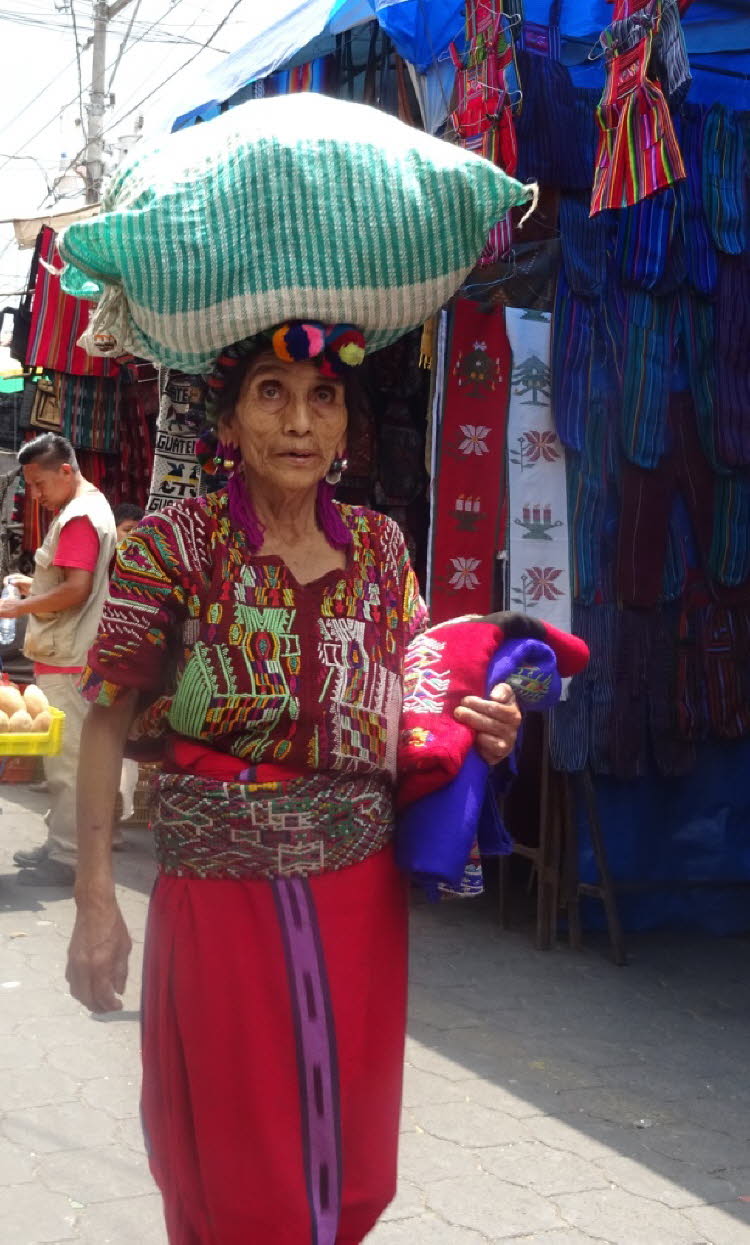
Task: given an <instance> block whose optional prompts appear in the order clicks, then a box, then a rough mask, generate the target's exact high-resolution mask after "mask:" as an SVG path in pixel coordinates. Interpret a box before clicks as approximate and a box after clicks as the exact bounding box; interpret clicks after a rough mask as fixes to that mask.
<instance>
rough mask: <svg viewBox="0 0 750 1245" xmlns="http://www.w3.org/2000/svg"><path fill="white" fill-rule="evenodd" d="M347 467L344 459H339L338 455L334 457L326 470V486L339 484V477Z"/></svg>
mask: <svg viewBox="0 0 750 1245" xmlns="http://www.w3.org/2000/svg"><path fill="white" fill-rule="evenodd" d="M348 466H349V464H348V462H347V461H346V459H345V458H339V457H338V455H336V457H335V458H334V460H333V462H332V463H331V465H330V467H329V468H328V471H327V472H326V484H334V485H335V484H340V483H341V477H342V475H343V474H344V472H345V471H346V469H347V467H348Z"/></svg>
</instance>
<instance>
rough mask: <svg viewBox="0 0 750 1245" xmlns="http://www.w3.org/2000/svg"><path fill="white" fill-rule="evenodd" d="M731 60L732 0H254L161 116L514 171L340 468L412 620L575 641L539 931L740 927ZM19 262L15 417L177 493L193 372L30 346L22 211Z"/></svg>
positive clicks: (523, 818) (743, 336)
mask: <svg viewBox="0 0 750 1245" xmlns="http://www.w3.org/2000/svg"><path fill="white" fill-rule="evenodd" d="M749 70H750V18H748V17H747V16H746V15H745V13H744V12H743V11H742V9H741V8H740V7H739V6H737V5H734V4H730V3H727V4H707V3H700V2H698V0H696V2H695V3H693V4H690V3H689V0H687V2H686V0H680V3H679V4H678V3H677V0H649V2H648V3H643V0H617V2H616V3H615V4H614V6H613V5H611V4H608V3H605V2H604V0H586V2H585V3H580V2H576V3H563V2H561V0H553V3H552V4H549V3H547V2H546V0H544V2H542V0H525V2H522V0H505V3H501V0H488V2H486V3H485V2H484V0H482V2H480V0H468V2H467V3H466V4H459V3H456V2H455V0H445V2H442V0H440V2H438V0H435V2H433V3H430V4H429V5H424V4H415V3H411V2H406V0H401V2H397V3H388V4H386V3H382V4H381V3H380V2H379V0H337V2H334V0H311V2H310V3H309V4H308V5H299V4H294V5H291V4H290V5H286V6H280V8H279V11H278V12H277V14H276V16H275V17H274V19H273V20H272V21H270V22H269V21H266V20H264V19H263V18H262V17H261V16H260V15H259V16H258V30H257V33H256V36H255V37H254V38H253V39H252V40H251V41H249V43H248V44H247V45H246V46H245V47H244V48H240V49H237V50H236V51H235V52H234V53H233V54H232V55H231V56H229V57H227V58H226V60H225V61H223V62H222V63H221V64H220V65H219V66H217V68H216V69H215V70H214V71H212V74H211V75H209V77H208V78H207V79H206V80H204V81H203V82H200V81H198V82H195V83H192V84H191V88H190V98H189V99H188V98H186V100H185V107H184V109H182V110H181V112H180V115H179V116H178V117H177V118H176V119H175V122H174V126H173V128H174V129H175V130H182V129H185V128H188V127H190V126H192V125H195V124H198V123H200V124H211V121H212V119H213V118H215V117H218V116H220V115H221V114H222V113H224V112H225V111H227V110H229V109H232V108H234V107H240V106H242V105H243V104H244V103H246V102H247V101H249V100H253V99H260V98H268V97H272V96H276V95H285V94H290V93H296V92H301V91H316V92H324V93H328V94H331V95H338V96H340V97H342V98H349V99H356V100H358V101H361V102H365V103H369V104H372V105H374V106H376V107H379V108H382V109H385V110H386V111H389V112H393V113H396V114H398V115H399V116H400V117H401V119H402V120H405V121H407V122H409V123H410V124H412V125H416V126H418V127H421V128H424V129H426V130H428V131H430V132H433V133H438V134H439V135H440V136H441V137H442V138H444V139H445V140H446V141H448V142H451V143H454V144H459V145H461V146H464V147H466V148H468V149H470V150H474V151H478V152H479V153H480V154H482V155H484V156H486V157H487V158H489V159H490V160H492V161H493V162H495V163H496V164H499V165H501V166H502V167H503V168H504V169H505V170H506V171H507V172H509V173H512V174H514V175H515V176H516V177H517V178H519V179H520V180H521V181H532V180H533V181H536V182H538V183H539V185H540V196H539V202H538V206H537V208H536V211H535V212H534V214H533V216H532V218H531V220H530V221H529V222H528V223H527V224H526V225H525V226H524V228H523V229H522V230H519V228H518V220H519V216H520V213H519V212H518V211H515V212H511V213H509V214H508V216H507V217H506V218H505V219H503V220H501V221H499V222H498V223H497V224H496V226H495V227H494V228H493V230H492V232H491V234H490V235H489V237H488V239H487V244H486V247H485V251H484V254H483V255H482V258H481V260H480V263H479V264H478V265H477V267H476V269H475V270H474V272H473V273H472V274H471V275H470V277H469V278H468V279H467V281H466V283H465V285H464V288H463V289H462V291H461V293H460V295H459V297H458V298H457V299H455V300H454V301H453V303H452V304H451V306H450V307H449V308H448V309H447V310H446V311H444V312H443V313H442V314H441V315H440V316H439V317H438V318H437V319H436V320H435V321H433V322H430V323H429V324H427V325H425V326H424V329H423V330H422V331H421V332H419V331H417V332H415V333H412V334H410V335H409V336H407V337H405V338H404V339H403V340H402V342H400V343H398V344H397V345H396V346H391V347H389V348H388V349H387V350H383V351H380V352H378V353H376V354H375V355H373V356H371V357H370V358H369V359H368V361H367V364H366V367H365V368H363V371H364V372H365V378H364V385H363V401H362V407H361V410H359V411H357V412H356V418H355V419H354V421H353V427H354V435H353V437H352V444H351V446H350V454H349V459H350V463H349V471H348V473H347V475H346V476H345V478H344V481H343V482H342V486H341V496H342V498H344V499H345V500H350V501H357V502H362V503H366V504H368V505H373V506H375V507H376V508H379V509H381V510H385V511H386V512H387V513H389V514H391V515H393V516H394V517H395V518H396V519H397V520H398V522H399V524H400V525H401V526H402V528H403V530H404V532H405V533H406V536H407V540H408V543H409V547H410V550H411V553H412V556H413V559H414V562H415V565H416V567H417V570H418V573H419V576H420V580H421V583H422V587H423V590H424V591H425V592H426V594H427V596H428V598H429V604H430V608H431V612H432V616H433V620H434V621H435V622H439V621H441V620H442V619H444V618H448V617H454V616H456V615H461V614H464V613H484V612H487V611H490V610H492V609H498V608H502V607H510V608H514V609H518V610H522V611H524V612H526V613H529V614H530V615H532V616H535V617H538V618H540V619H543V620H545V621H548V622H552V623H555V624H557V625H559V626H561V627H562V628H564V629H566V628H570V629H572V630H573V631H575V632H576V633H578V634H580V635H581V636H583V637H584V638H585V639H586V641H587V642H588V644H589V645H590V647H591V651H592V662H591V665H590V667H589V669H588V671H587V672H586V673H585V674H584V675H581V676H578V677H576V678H575V679H573V680H572V682H571V683H570V685H569V687H568V688H567V694H566V698H565V700H564V702H563V703H561V704H560V705H559V707H557V708H556V709H554V710H553V711H552V712H551V713H550V714H549V716H548V718H547V719H546V724H545V727H544V729H542V730H530V731H528V732H527V745H526V754H525V756H524V759H523V764H522V776H521V782H520V783H519V784H518V794H517V795H515V796H514V798H513V800H512V801H511V802H510V804H509V806H508V818H509V822H510V828H511V830H512V831H513V832H514V834H515V835H516V839H517V843H518V847H519V852H520V854H522V855H523V854H525V855H526V857H528V858H529V859H530V860H531V861H532V863H533V864H534V866H535V867H536V869H537V872H538V875H539V879H540V898H541V900H542V901H543V902H542V903H540V912H541V914H542V915H541V919H540V926H539V931H540V945H548V944H549V941H550V939H551V937H552V935H553V932H554V929H555V926H556V921H557V916H558V912H559V910H560V909H561V908H562V909H566V910H567V915H568V918H569V921H570V922H571V926H572V927H573V929H574V930H575V928H576V927H577V924H578V922H579V920H580V917H581V915H583V917H584V918H585V919H586V920H587V921H591V922H594V923H597V922H598V921H599V920H600V919H601V913H600V909H599V906H598V905H594V907H593V908H587V907H586V906H585V903H584V906H583V908H582V909H581V907H580V900H581V899H583V900H586V898H587V897H591V896H592V895H593V896H595V897H597V898H603V899H604V900H605V909H606V911H607V913H608V917H609V925H610V930H611V931H612V929H613V922H615V923H616V920H617V911H618V909H619V912H620V914H621V915H622V916H623V918H624V920H625V923H626V924H627V925H628V926H631V927H637V926H643V925H649V924H656V923H660V922H664V921H669V922H676V923H687V924H694V923H702V924H704V925H706V926H707V927H709V928H713V929H716V930H717V931H728V930H730V929H740V928H746V927H747V925H748V918H747V903H746V895H743V892H742V887H743V886H744V885H746V884H748V883H750V864H749V863H748V862H749V861H750V829H748V827H750V818H749V817H748V811H749V809H748V805H749V803H750V794H748V792H747V789H746V788H747V785H746V784H745V783H743V782H742V781H741V778H742V775H743V774H744V771H745V768H746V766H747V763H748V760H750V744H749V743H748V736H750V710H748V703H750V697H748V689H749V688H750V612H749V606H750V536H749V535H748V533H749V532H750V522H749V520H750V475H749V474H748V468H750V431H749V430H750V381H749V379H748V377H749V375H750V374H749V373H748V358H749V357H750V223H749V221H750V200H749V198H748V185H749V184H750V183H749V179H748V173H749V170H750V121H749V118H750V87H749V86H748V83H749V82H750V75H749ZM37 255H38V257H39V258H40V259H42V260H43V261H44V263H43V264H42V266H41V268H40V269H39V272H38V273H37V274H36V276H35V277H34V276H33V274H32V282H31V284H30V296H29V299H28V300H27V312H28V318H29V321H30V324H29V336H28V345H27V347H26V348H25V351H24V354H23V362H24V364H25V365H26V366H27V368H28V369H41V372H38V373H37V375H36V376H35V377H34V379H29V381H27V389H26V392H25V393H24V407H25V409H27V411H28V416H27V418H28V421H29V424H30V426H31V427H34V428H39V427H47V426H52V424H53V423H55V421H57V422H56V423H55V426H56V427H59V428H60V429H61V430H62V431H64V432H65V433H66V435H70V436H71V437H72V438H73V439H74V444H76V445H77V446H78V447H79V448H80V449H82V450H83V451H84V455H88V456H89V458H86V457H84V462H85V467H84V470H85V471H86V473H87V474H88V475H89V476H90V478H93V479H95V480H97V481H99V482H101V481H103V482H104V484H103V487H104V491H105V492H107V493H108V495H109V496H110V499H111V500H117V499H118V498H119V497H120V496H127V499H128V500H139V499H143V500H144V501H146V500H147V503H148V506H149V508H150V509H152V510H158V509H161V508H162V507H163V506H164V505H167V504H168V503H169V501H170V500H173V499H175V498H178V497H185V496H190V495H194V494H195V493H196V492H198V491H199V490H200V489H201V488H205V487H206V481H205V478H204V479H203V480H202V479H201V473H200V470H199V468H198V465H197V458H196V441H197V439H198V438H199V434H200V429H201V427H202V425H203V423H204V406H205V381H204V378H202V377H201V376H200V375H197V374H184V373H180V372H175V371H171V372H170V371H166V370H165V371H163V372H162V374H161V377H160V380H159V383H158V388H157V382H156V379H155V374H154V373H153V371H152V370H149V366H148V365H139V364H131V365H129V366H126V367H124V368H123V367H122V366H119V365H117V364H112V363H108V362H107V361H106V360H104V361H103V360H98V361H96V363H93V362H92V361H91V360H89V359H88V356H85V355H83V354H82V352H81V351H78V350H76V349H75V348H74V347H75V341H76V340H77V337H78V335H79V333H80V331H82V327H85V326H82V323H81V321H80V317H83V316H85V315H86V312H85V304H78V306H77V309H76V316H78V317H79V320H77V321H76V323H75V325H72V324H68V328H67V330H66V331H65V332H64V333H63V336H62V338H61V337H59V336H58V328H59V325H60V323H61V322H62V320H64V317H65V315H66V314H68V312H65V311H64V309H63V308H64V300H65V297H66V296H64V295H61V294H60V292H59V288H58V285H59V283H57V281H56V277H55V274H54V271H50V269H49V268H48V267H47V265H48V264H50V265H51V267H52V268H53V269H54V266H55V260H54V235H53V234H52V231H51V230H50V229H49V228H48V227H45V228H43V229H42V231H41V233H40V235H39V242H38V244H37ZM71 301H72V300H71ZM63 339H64V340H63ZM157 408H158V414H157ZM45 420H46V421H47V422H44V421H45ZM39 421H42V422H39ZM134 427H135V428H137V430H138V432H137V435H135V436H134V435H132V430H133V428H134ZM152 438H153V440H152ZM152 447H153V448H152ZM152 459H153V463H152ZM97 473H98V474H97ZM147 482H148V483H147ZM38 521H39V520H38V516H37V515H36V514H35V513H34V511H33V509H30V508H27V509H26V514H25V518H24V524H25V526H24V532H25V541H24V544H25V545H27V546H28V547H29V548H31V547H33V546H34V542H35V540H36V537H37V527H36V526H35V525H38ZM524 768H525V769H526V770H527V771H528V773H529V775H530V781H528V782H527V783H526V785H525V786H524V773H523V770H524ZM540 775H541V776H542V782H541V784H540V781H539V777H540ZM540 792H541V795H540V794H539V793H540ZM609 871H611V874H612V877H611V878H610V877H609ZM639 888H640V891H641V892H645V893H640V894H637V895H634V894H632V893H631V892H632V891H635V890H637V889H639ZM615 889H617V892H618V894H617V898H616V899H615ZM615 933H617V930H615Z"/></svg>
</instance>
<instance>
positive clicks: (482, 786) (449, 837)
mask: <svg viewBox="0 0 750 1245" xmlns="http://www.w3.org/2000/svg"><path fill="white" fill-rule="evenodd" d="M498 683H508V684H510V686H511V687H512V688H513V691H514V693H515V696H516V700H517V701H518V704H519V705H520V707H521V708H522V709H524V710H536V711H539V710H544V709H549V708H551V706H552V705H554V704H556V703H557V701H558V700H559V699H560V692H561V689H562V682H561V679H560V675H559V673H558V670H557V662H556V660H555V654H554V653H553V651H552V649H551V648H550V647H549V645H547V644H544V643H543V642H542V641H541V640H506V641H505V643H504V644H502V645H501V646H500V648H499V649H498V650H497V652H496V653H495V656H494V657H493V659H492V661H491V662H490V665H489V667H488V670H487V679H486V690H487V694H488V695H489V693H490V692H491V691H492V689H493V688H494V687H497V685H498ZM502 769H503V773H502V775H501V776H500V781H501V783H502V784H503V786H505V787H507V786H509V785H510V781H511V780H512V775H513V773H514V772H515V765H514V758H509V759H508V760H506V761H504V762H503V765H502ZM491 774H492V771H491V769H490V766H489V765H487V763H486V762H485V761H483V760H482V758H481V757H480V756H479V753H478V752H477V751H476V749H475V748H471V749H470V750H469V754H468V756H467V758H466V760H465V761H464V763H463V765H462V766H461V769H460V770H459V772H458V774H457V775H456V777H455V778H454V779H452V781H451V782H449V783H447V785H446V786H444V787H441V788H440V789H439V790H438V791H433V792H431V793H430V795H426V796H423V797H422V798H421V799H419V800H415V801H414V803H412V804H410V805H408V806H407V807H406V808H405V809H404V810H403V811H402V812H401V813H400V814H399V816H398V818H397V821H396V860H397V861H398V864H399V867H400V868H401V869H403V870H404V872H405V873H408V874H409V875H410V877H411V878H412V880H413V881H415V882H417V883H419V884H420V885H422V886H423V887H424V888H425V890H426V891H427V893H428V894H429V895H431V896H436V893H437V887H438V885H439V884H440V883H441V882H442V883H445V884H447V885H448V886H454V887H455V886H457V885H458V883H459V882H460V880H461V877H462V875H463V872H464V869H465V867H466V862H467V860H468V859H469V855H470V853H471V849H472V847H473V845H474V841H475V840H476V839H478V840H479V848H480V851H481V853H482V855H483V856H503V855H507V854H508V853H509V852H510V851H511V850H512V841H511V839H510V836H509V835H508V832H507V830H506V829H505V826H504V825H503V822H502V819H501V817H500V814H499V810H498V807H497V800H496V798H495V796H496V792H495V791H494V790H493V784H492V781H491Z"/></svg>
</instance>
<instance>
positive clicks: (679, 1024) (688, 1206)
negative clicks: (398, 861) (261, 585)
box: [0, 785, 750, 1245]
mask: <svg viewBox="0 0 750 1245" xmlns="http://www.w3.org/2000/svg"><path fill="white" fill-rule="evenodd" d="M1 790H2V795H1V796H0V806H1V807H2V812H1V813H0V828H1V829H2V836H1V839H0V842H1V844H2V846H1V848H0V937H1V941H2V961H1V962H0V1108H2V1116H1V1120H2V1122H1V1124H0V1242H1V1243H2V1245H37V1243H40V1242H45V1243H47V1242H50V1243H51V1242H68V1241H73V1242H81V1243H82V1245H83V1243H85V1245H110V1243H111V1245H131V1243H132V1245H165V1240H166V1238H165V1234H164V1230H163V1227H162V1221H161V1210H160V1202H159V1198H158V1196H157V1195H156V1194H155V1192H154V1188H153V1185H152V1183H151V1179H150V1176H149V1173H148V1170H147V1167H146V1162H145V1159H144V1156H143V1148H142V1143H141V1134H140V1129H139V1123H138V1072H139V1067H138V1065H139V1061H138V994H139V984H140V963H139V960H140V956H139V952H140V950H141V944H142V938H143V927H144V919H145V915H146V904H147V895H148V891H149V887H150V884H151V880H152V877H153V864H152V860H151V855H150V849H149V838H148V835H147V834H146V832H145V831H136V830H133V831H131V832H129V834H128V838H129V843H130V850H129V851H128V852H127V853H123V854H122V855H120V856H118V857H117V871H118V877H119V881H120V884H121V886H120V898H121V901H122V906H123V909H124V911H125V915H126V918H127V920H128V923H129V925H130V928H131V931H132V934H133V937H134V940H135V942H136V953H135V955H134V958H133V965H132V973H131V980H130V985H129V987H128V992H127V997H126V1000H125V1009H124V1011H123V1012H121V1013H120V1014H118V1015H116V1016H110V1017H105V1018H104V1019H93V1018H92V1017H90V1016H88V1015H87V1014H85V1013H84V1012H83V1011H82V1009H81V1008H79V1007H78V1006H77V1005H76V1004H75V1003H74V1002H73V1001H72V1000H71V999H70V997H69V996H68V994H67V991H66V985H65V981H64V978H63V970H64V962H65V949H66V945H67V939H68V935H69V932H70V928H71V924H72V918H73V905H72V901H71V899H70V896H69V894H68V893H64V892H61V891H55V890H44V891H42V890H39V891H38V892H35V891H34V890H29V889H27V888H24V887H20V886H19V885H18V884H17V882H16V880H15V870H14V869H13V867H12V864H11V856H12V853H13V851H14V850H15V849H16V848H17V847H19V846H26V845H31V844H34V843H36V842H38V841H40V838H41V829H42V827H41V821H40V817H39V813H40V812H41V811H42V809H43V807H44V797H43V796H40V795H35V794H34V793H31V792H29V790H28V789H27V788H25V787H14V786H9V785H8V786H4V787H3V788H2V789H1ZM749 949H750V942H748V940H743V939H726V940H714V939H710V938H707V937H706V938H704V937H700V936H696V935H693V934H689V935H683V936H678V935H674V934H673V935H668V936H667V935H661V934H659V935H647V936H640V937H638V938H633V939H631V943H630V951H631V959H632V962H631V964H630V966H629V967H628V968H625V969H617V968H615V967H613V965H612V964H611V963H610V962H609V960H608V959H607V958H606V954H605V951H606V949H605V947H604V945H603V944H602V943H601V941H600V940H598V939H597V940H592V941H591V942H590V943H589V945H588V946H587V949H586V951H585V952H584V953H583V954H573V953H572V952H570V951H569V950H568V949H567V948H566V947H564V946H563V947H561V948H559V949H558V950H557V951H555V952H552V953H549V954H539V953H537V952H536V951H535V950H534V949H533V947H532V945H531V941H530V938H529V936H528V933H527V932H526V931H519V932H513V933H505V932H503V931H502V930H501V929H499V927H498V925H497V923H496V921H495V919H494V913H493V911H492V908H491V906H490V905H489V903H480V904H478V905H477V904H474V905H472V904H465V903H462V904H456V903H454V904H450V905H441V906H439V907H436V908H433V907H429V906H426V905H419V904H417V905H416V906H415V909H414V914H413V970H412V991H411V1020H410V1026H409V1039H408V1049H407V1069H406V1090H405V1105H404V1116H403V1136H402V1139H401V1185H400V1192H399V1196H398V1199H397V1201H396V1202H395V1203H394V1205H393V1206H392V1207H391V1208H390V1210H389V1211H388V1213H387V1215H386V1217H385V1219H384V1221H383V1222H382V1223H381V1225H380V1226H379V1227H378V1228H377V1229H376V1231H375V1232H374V1233H373V1234H372V1236H371V1237H370V1238H369V1239H368V1245H484V1243H485V1242H489V1241H509V1240H514V1241H523V1242H535V1243H536V1245H586V1243H588V1242H591V1241H606V1242H614V1243H616V1245H699V1243H700V1245H708V1243H710V1245H750V1140H749V1139H750V1078H749V1077H748V1064H749V1063H750V1026H749V1025H748V1014H749V1009H748V1003H749V1002H750V973H748V950H749ZM248 1245H251V1243H250V1242H248ZM257 1245H273V1242H272V1241H268V1242H257Z"/></svg>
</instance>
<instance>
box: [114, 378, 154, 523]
mask: <svg viewBox="0 0 750 1245" xmlns="http://www.w3.org/2000/svg"><path fill="white" fill-rule="evenodd" d="M158 410H159V383H158V375H157V372H156V370H155V369H154V368H153V367H152V366H151V364H149V363H143V362H140V361H139V362H134V363H129V364H128V367H127V373H126V376H125V378H124V380H123V386H122V418H121V427H122V428H123V430H124V435H123V437H122V459H121V467H122V489H123V500H124V501H130V502H134V503H135V504H136V505H138V506H143V508H144V509H145V508H146V505H147V503H148V489H149V480H150V478H151V472H152V468H153V464H154V427H155V424H156V417H157V414H158Z"/></svg>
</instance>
